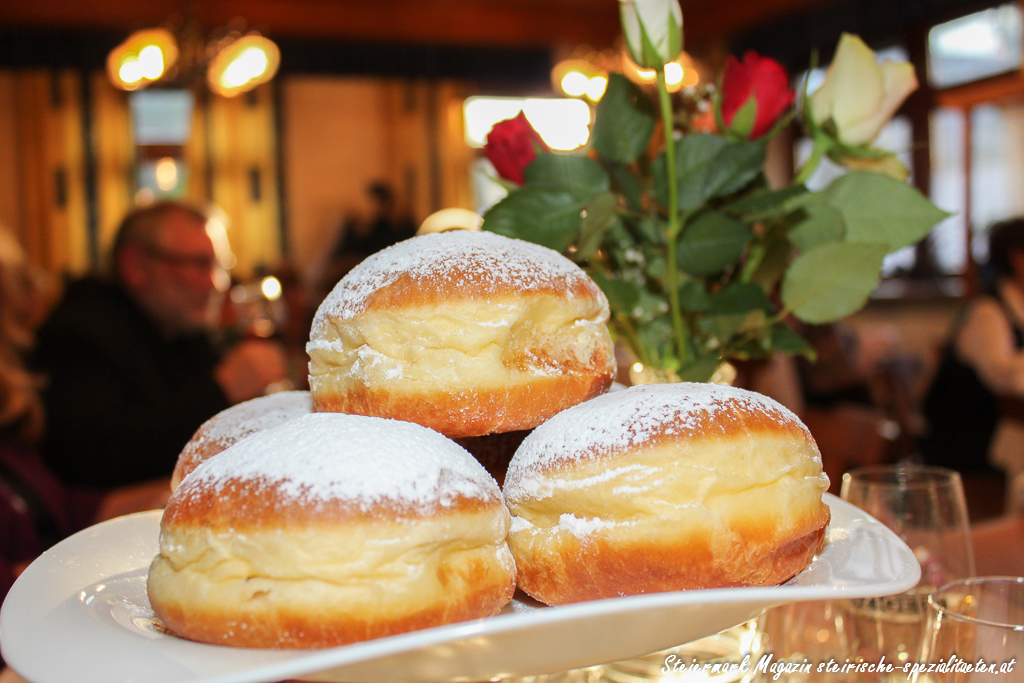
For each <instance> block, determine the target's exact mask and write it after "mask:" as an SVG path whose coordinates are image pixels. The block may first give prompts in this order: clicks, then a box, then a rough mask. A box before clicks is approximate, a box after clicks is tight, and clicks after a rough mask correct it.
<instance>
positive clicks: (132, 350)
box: [32, 279, 228, 490]
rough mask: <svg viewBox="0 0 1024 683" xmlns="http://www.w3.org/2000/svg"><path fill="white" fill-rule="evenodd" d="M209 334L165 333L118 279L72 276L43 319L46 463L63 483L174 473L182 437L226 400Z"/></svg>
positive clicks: (38, 366) (99, 484)
mask: <svg viewBox="0 0 1024 683" xmlns="http://www.w3.org/2000/svg"><path fill="white" fill-rule="evenodd" d="M218 360H219V358H218V353H217V350H216V349H215V347H214V346H213V344H212V343H211V341H210V340H209V339H208V338H207V337H205V336H192V337H186V338H176V339H168V338H166V337H165V336H164V335H162V334H161V332H160V330H159V329H158V328H157V327H156V325H155V324H154V323H153V321H152V320H150V318H149V317H148V316H147V315H146V313H145V312H144V311H143V310H142V309H141V308H139V307H138V306H137V305H136V304H135V303H134V302H133V301H132V300H131V299H130V298H129V297H128V295H127V294H126V293H125V292H124V291H123V290H121V289H120V288H119V287H118V286H116V285H113V284H109V283H106V282H102V281H99V280H94V279H87V280H82V281H79V282H76V283H73V284H72V285H70V286H69V288H68V290H67V292H66V294H65V296H64V299H63V300H62V301H61V303H60V304H58V306H57V307H56V308H55V310H54V311H53V312H52V314H51V315H50V318H49V319H48V320H47V322H46V323H45V324H44V325H43V327H42V328H41V329H40V331H39V334H38V337H37V346H36V351H35V354H34V356H33V359H32V366H33V368H34V369H35V370H37V371H39V372H41V373H42V374H43V375H44V380H45V382H46V384H45V386H44V389H43V402H44V405H45V409H46V420H47V428H46V433H45V436H44V439H43V444H42V453H43V457H44V459H45V461H46V463H47V464H48V465H49V467H50V468H51V469H52V470H53V472H54V473H55V474H56V475H57V476H58V477H59V478H60V479H61V480H62V481H63V482H65V483H67V484H71V485H76V486H81V487H89V488H93V489H100V490H106V489H111V488H115V487H118V486H123V485H127V484H133V483H138V482H142V481H147V480H151V479H155V478H159V477H167V476H170V474H171V472H172V470H173V469H174V464H175V462H176V460H177V456H178V454H179V453H180V452H181V449H182V447H183V446H184V445H185V443H186V442H187V441H188V440H189V439H190V438H191V436H192V434H193V433H194V432H195V430H196V428H198V427H199V425H201V424H202V423H203V422H204V421H205V420H207V419H208V418H210V417H212V416H213V415H215V414H216V413H218V412H219V411H221V410H223V409H224V408H227V407H228V400H227V398H226V397H225V396H224V393H223V392H222V391H221V389H220V387H219V386H218V385H217V384H216V382H215V381H214V379H213V370H214V367H215V366H216V364H217V362H218Z"/></svg>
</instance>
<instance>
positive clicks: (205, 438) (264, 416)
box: [171, 391, 313, 491]
mask: <svg viewBox="0 0 1024 683" xmlns="http://www.w3.org/2000/svg"><path fill="white" fill-rule="evenodd" d="M311 412H313V399H312V397H311V396H310V395H309V392H308V391H281V392H278V393H276V394H270V395H269V396H260V397H259V398H254V399H252V400H250V401H245V402H244V403H239V404H237V405H234V406H231V407H230V408H228V409H226V410H222V411H221V412H219V413H217V414H216V415H214V416H213V417H211V418H210V419H209V420H207V421H206V422H204V423H203V424H202V425H200V427H199V429H197V430H196V433H195V434H193V435H192V438H191V439H189V442H188V443H187V444H185V448H184V449H182V451H181V454H180V455H179V456H178V462H177V463H176V464H175V465H174V473H173V474H172V475H171V490H172V491H173V490H174V489H176V488H178V484H180V483H181V480H182V479H184V478H185V475H186V474H188V473H189V472H191V471H192V470H194V469H195V468H196V465H198V464H199V463H201V462H203V461H204V460H206V459H207V458H209V457H211V456H214V455H216V454H217V453H220V452H221V451H223V450H224V449H225V448H227V447H228V446H231V445H232V444H234V443H235V442H236V441H239V440H241V439H244V438H245V437H247V436H249V435H251V434H255V433H256V432H258V431H261V430H264V429H269V428H270V427H276V426H277V425H279V424H281V423H284V422H287V421H288V420H294V419H295V418H297V417H301V416H302V415H308V414H309V413H311Z"/></svg>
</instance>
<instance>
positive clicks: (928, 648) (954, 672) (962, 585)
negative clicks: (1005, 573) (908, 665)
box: [911, 577, 1024, 683]
mask: <svg viewBox="0 0 1024 683" xmlns="http://www.w3.org/2000/svg"><path fill="white" fill-rule="evenodd" d="M928 616H929V619H928V626H927V629H926V631H925V635H924V644H923V646H922V648H921V657H920V662H919V664H918V667H914V669H913V671H912V672H911V676H912V678H911V680H913V681H915V683H992V682H995V681H998V683H1005V682H1006V681H1009V680H1015V679H1019V677H1020V675H1021V674H1020V671H1021V670H1022V669H1024V663H1022V662H1020V661H1018V659H1019V658H1020V657H1021V656H1022V655H1024V578H1020V577H981V578H973V579H965V580H960V581H954V582H952V583H948V584H946V585H945V586H943V587H941V588H939V589H938V590H936V591H935V592H933V593H932V594H931V595H930V596H929V597H928ZM943 663H944V664H945V666H941V664H943ZM932 664H935V665H940V666H935V667H933V668H930V669H929V668H925V667H929V665H932Z"/></svg>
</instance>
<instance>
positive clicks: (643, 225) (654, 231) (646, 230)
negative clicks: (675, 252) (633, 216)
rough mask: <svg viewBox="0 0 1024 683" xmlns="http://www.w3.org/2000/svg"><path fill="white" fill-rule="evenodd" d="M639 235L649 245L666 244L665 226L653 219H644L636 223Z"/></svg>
mask: <svg viewBox="0 0 1024 683" xmlns="http://www.w3.org/2000/svg"><path fill="white" fill-rule="evenodd" d="M636 229H637V234H638V235H639V236H640V239H641V240H643V241H644V242H646V243H648V244H653V245H662V244H665V224H664V222H662V221H661V220H658V219H657V218H652V217H646V216H645V217H644V218H641V219H640V220H638V221H636Z"/></svg>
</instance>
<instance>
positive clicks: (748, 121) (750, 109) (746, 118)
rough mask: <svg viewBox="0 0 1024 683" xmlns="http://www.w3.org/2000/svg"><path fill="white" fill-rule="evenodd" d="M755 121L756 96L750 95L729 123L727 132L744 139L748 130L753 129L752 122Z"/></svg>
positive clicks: (748, 135)
mask: <svg viewBox="0 0 1024 683" xmlns="http://www.w3.org/2000/svg"><path fill="white" fill-rule="evenodd" d="M756 121H757V98H756V97H754V96H753V95H751V96H750V97H748V98H747V101H746V102H744V103H743V106H741V107H740V108H739V109H738V110H736V114H735V115H734V116H733V118H732V123H731V124H729V132H731V133H733V134H734V135H736V136H738V137H740V138H743V139H744V140H746V139H747V138H749V137H750V132H751V131H752V130H754V123H755V122H756Z"/></svg>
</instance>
